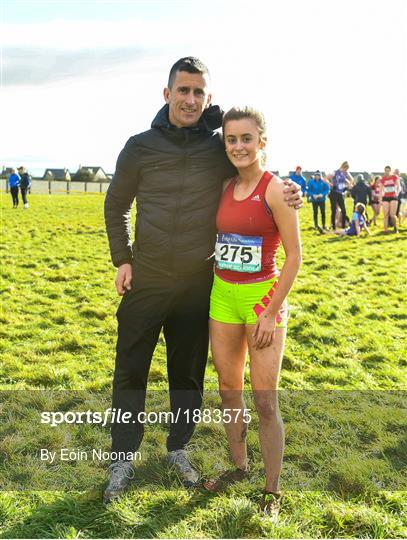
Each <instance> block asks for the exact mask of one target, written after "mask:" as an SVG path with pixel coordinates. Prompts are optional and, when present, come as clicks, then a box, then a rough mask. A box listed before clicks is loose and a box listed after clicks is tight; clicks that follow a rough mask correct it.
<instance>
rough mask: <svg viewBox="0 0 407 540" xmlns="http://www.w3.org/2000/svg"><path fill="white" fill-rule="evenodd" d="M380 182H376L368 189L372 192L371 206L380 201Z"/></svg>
mask: <svg viewBox="0 0 407 540" xmlns="http://www.w3.org/2000/svg"><path fill="white" fill-rule="evenodd" d="M380 184H381V183H380V181H379V182H376V183H375V184H374V185H373V186H372V187H371V188H370V189H371V190H372V203H373V204H379V199H380V191H381V186H380Z"/></svg>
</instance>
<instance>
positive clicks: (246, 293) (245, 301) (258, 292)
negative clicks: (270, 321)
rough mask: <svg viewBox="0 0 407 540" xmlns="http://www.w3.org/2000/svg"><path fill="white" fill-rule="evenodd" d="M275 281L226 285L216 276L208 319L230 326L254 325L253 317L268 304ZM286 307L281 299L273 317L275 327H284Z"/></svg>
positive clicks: (285, 324) (285, 323)
mask: <svg viewBox="0 0 407 540" xmlns="http://www.w3.org/2000/svg"><path fill="white" fill-rule="evenodd" d="M277 282H278V278H277V277H275V278H272V279H267V280H266V281H259V282H257V283H229V282H228V281H223V279H221V278H220V277H218V276H217V275H216V274H215V276H214V280H213V287H212V292H211V306H210V310H209V317H210V318H211V319H212V320H213V321H218V322H223V323H230V324H256V322H257V317H258V316H259V315H260V313H262V312H263V311H264V309H265V307H266V306H268V304H269V303H270V298H271V296H272V295H273V292H274V289H275V287H276V286H277ZM287 320H288V306H287V301H286V300H285V301H284V303H283V305H282V306H281V308H280V310H279V312H278V313H277V316H276V327H277V328H285V327H286V326H287Z"/></svg>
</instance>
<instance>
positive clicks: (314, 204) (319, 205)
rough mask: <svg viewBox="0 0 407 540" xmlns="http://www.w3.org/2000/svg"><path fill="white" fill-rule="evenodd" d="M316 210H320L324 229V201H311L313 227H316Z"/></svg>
mask: <svg viewBox="0 0 407 540" xmlns="http://www.w3.org/2000/svg"><path fill="white" fill-rule="evenodd" d="M318 208H319V209H320V210H321V220H322V227H323V228H324V229H325V201H312V209H313V211H314V225H315V227H318Z"/></svg>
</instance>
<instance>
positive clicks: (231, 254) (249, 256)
mask: <svg viewBox="0 0 407 540" xmlns="http://www.w3.org/2000/svg"><path fill="white" fill-rule="evenodd" d="M262 243H263V237H262V236H241V235H240V234H233V233H218V235H217V240H216V246H215V261H216V266H217V267H218V268H219V269H220V270H233V271H235V272H249V273H253V272H260V270H261V247H262Z"/></svg>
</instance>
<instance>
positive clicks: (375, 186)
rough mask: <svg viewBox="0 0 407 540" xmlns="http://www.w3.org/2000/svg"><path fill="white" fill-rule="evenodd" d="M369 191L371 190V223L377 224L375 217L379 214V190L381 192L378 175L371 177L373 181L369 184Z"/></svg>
mask: <svg viewBox="0 0 407 540" xmlns="http://www.w3.org/2000/svg"><path fill="white" fill-rule="evenodd" d="M370 191H371V197H372V208H373V224H374V225H377V217H378V216H379V214H380V192H381V183H380V176H375V177H374V178H373V181H372V183H371V184H370Z"/></svg>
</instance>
